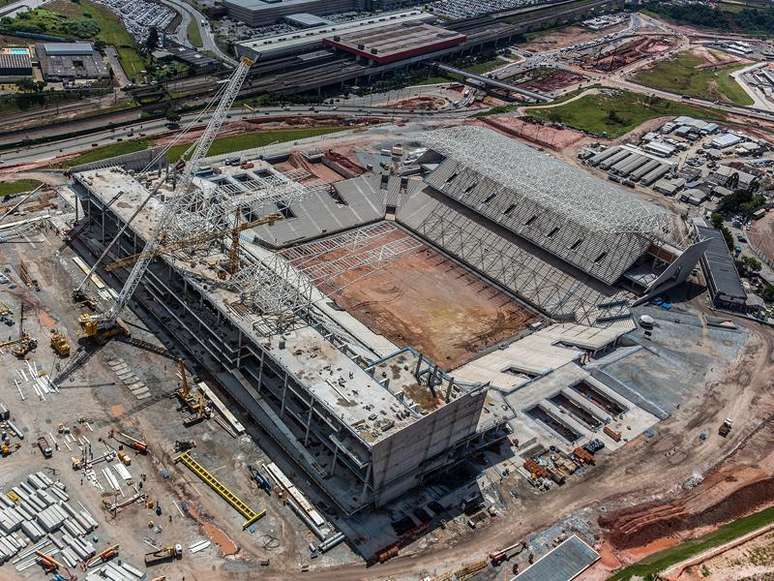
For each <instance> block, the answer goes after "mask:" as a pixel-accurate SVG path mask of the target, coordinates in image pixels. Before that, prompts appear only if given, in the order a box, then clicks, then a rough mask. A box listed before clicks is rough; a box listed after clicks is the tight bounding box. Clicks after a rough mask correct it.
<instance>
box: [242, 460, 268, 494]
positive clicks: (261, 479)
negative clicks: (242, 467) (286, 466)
mask: <svg viewBox="0 0 774 581" xmlns="http://www.w3.org/2000/svg"><path fill="white" fill-rule="evenodd" d="M247 469H248V470H249V471H250V476H252V477H253V480H255V481H256V482H257V483H258V487H259V488H260V489H261V490H264V491H265V492H266V494H269V495H271V488H272V487H271V482H269V479H268V478H266V477H265V476H264V475H263V474H261V471H260V470H259V469H258V468H256V467H255V466H252V465H250V464H248V465H247Z"/></svg>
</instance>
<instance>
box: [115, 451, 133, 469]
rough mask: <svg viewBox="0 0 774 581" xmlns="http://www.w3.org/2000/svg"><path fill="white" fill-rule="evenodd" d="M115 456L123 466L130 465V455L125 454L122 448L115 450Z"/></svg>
mask: <svg viewBox="0 0 774 581" xmlns="http://www.w3.org/2000/svg"><path fill="white" fill-rule="evenodd" d="M116 456H118V459H119V460H120V461H121V464H123V465H124V466H131V465H132V457H131V456H129V454H127V453H126V452H124V451H123V450H116Z"/></svg>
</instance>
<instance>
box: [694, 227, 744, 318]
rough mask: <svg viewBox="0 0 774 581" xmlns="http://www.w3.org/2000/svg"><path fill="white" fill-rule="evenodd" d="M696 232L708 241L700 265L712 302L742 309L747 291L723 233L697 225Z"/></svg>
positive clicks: (734, 308)
mask: <svg viewBox="0 0 774 581" xmlns="http://www.w3.org/2000/svg"><path fill="white" fill-rule="evenodd" d="M696 232H697V233H698V235H699V237H701V238H702V239H704V240H709V241H710V242H709V246H708V248H707V250H706V251H705V252H704V254H702V257H701V266H702V270H703V271H704V277H705V278H706V280H707V288H708V289H709V293H710V296H711V297H712V302H713V303H714V304H715V306H716V307H720V308H722V309H731V310H734V311H744V310H745V309H746V306H747V292H746V291H745V290H744V286H742V280H741V279H740V278H739V272H738V271H737V270H736V265H735V264H734V258H733V257H732V256H731V251H730V250H729V249H728V245H727V244H726V240H725V238H724V237H723V233H722V232H720V230H716V229H715V228H710V227H708V226H698V225H697V226H696Z"/></svg>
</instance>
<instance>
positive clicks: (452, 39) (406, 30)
mask: <svg viewBox="0 0 774 581" xmlns="http://www.w3.org/2000/svg"><path fill="white" fill-rule="evenodd" d="M466 38H467V37H466V36H465V35H464V34H460V33H459V32H455V31H452V30H446V29H445V28H440V27H438V26H432V25H430V24H417V23H413V24H412V23H398V24H389V25H387V26H384V27H380V28H378V29H371V30H364V31H356V32H351V33H349V34H344V35H338V34H337V35H334V36H333V37H330V38H326V39H325V40H324V41H323V44H324V45H325V46H329V47H332V48H336V49H339V50H343V51H345V52H348V53H351V54H354V55H355V56H357V57H358V59H360V60H362V61H366V62H371V63H376V64H388V63H392V62H396V61H401V60H405V59H407V58H411V57H414V56H418V55H422V54H428V53H432V52H436V51H439V50H443V49H446V48H451V47H453V46H457V45H459V44H462V43H463V42H465V39H466Z"/></svg>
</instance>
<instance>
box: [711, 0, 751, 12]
mask: <svg viewBox="0 0 774 581" xmlns="http://www.w3.org/2000/svg"><path fill="white" fill-rule="evenodd" d="M717 8H718V10H722V11H723V12H741V11H742V10H744V9H745V8H746V7H745V5H744V4H736V3H732V2H718V3H717Z"/></svg>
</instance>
